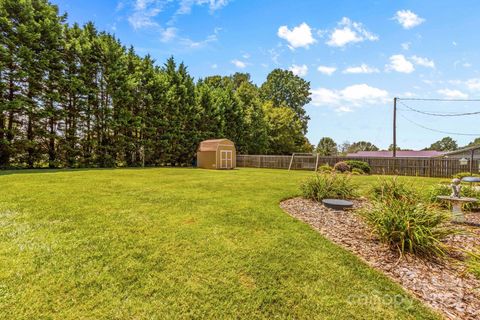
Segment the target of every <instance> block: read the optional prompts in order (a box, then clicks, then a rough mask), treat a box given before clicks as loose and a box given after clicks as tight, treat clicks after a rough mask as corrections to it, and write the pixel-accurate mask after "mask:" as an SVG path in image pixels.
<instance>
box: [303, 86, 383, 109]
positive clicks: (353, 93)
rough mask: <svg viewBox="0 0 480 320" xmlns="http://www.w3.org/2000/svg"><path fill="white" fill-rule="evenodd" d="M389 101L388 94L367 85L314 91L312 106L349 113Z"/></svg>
mask: <svg viewBox="0 0 480 320" xmlns="http://www.w3.org/2000/svg"><path fill="white" fill-rule="evenodd" d="M387 101H388V92H387V91H385V90H382V89H379V88H375V87H371V86H369V85H367V84H365V83H363V84H355V85H351V86H348V87H345V88H344V89H342V90H335V89H333V90H332V89H326V88H319V89H316V90H312V104H313V105H315V106H327V107H332V108H335V110H336V111H338V112H349V111H353V109H355V108H360V107H363V106H365V105H374V104H382V103H386V102H387Z"/></svg>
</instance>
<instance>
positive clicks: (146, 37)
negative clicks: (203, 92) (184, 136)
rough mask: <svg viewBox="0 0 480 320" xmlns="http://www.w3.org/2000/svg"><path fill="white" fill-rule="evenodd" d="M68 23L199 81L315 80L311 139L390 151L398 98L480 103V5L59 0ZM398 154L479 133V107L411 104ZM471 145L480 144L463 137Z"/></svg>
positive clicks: (402, 113)
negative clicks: (247, 77) (239, 75)
mask: <svg viewBox="0 0 480 320" xmlns="http://www.w3.org/2000/svg"><path fill="white" fill-rule="evenodd" d="M52 3H54V4H57V5H58V6H59V8H60V11H61V12H67V13H68V21H69V22H71V23H73V22H78V23H80V24H83V23H85V22H87V21H93V22H94V23H95V24H96V26H97V28H98V29H99V30H105V31H108V32H111V33H114V34H115V35H116V36H117V37H118V38H120V40H121V41H122V43H124V44H125V45H127V46H129V45H133V46H134V47H135V49H136V51H137V52H138V53H139V54H141V55H144V54H147V53H149V54H150V55H151V56H152V57H153V58H154V59H155V60H156V61H157V63H158V64H163V63H164V61H165V60H166V59H167V58H168V57H169V56H171V55H173V56H174V57H175V58H176V59H177V60H178V61H184V62H185V63H186V64H187V66H188V67H189V70H190V73H191V74H192V75H193V76H194V77H195V79H198V78H201V77H205V76H208V75H213V74H220V75H228V74H232V73H234V72H237V71H239V72H248V73H250V74H251V75H252V79H253V81H254V82H255V83H257V84H261V83H262V82H263V81H264V80H265V78H266V75H267V74H268V73H269V72H270V71H271V70H272V69H274V68H284V69H291V70H292V71H294V72H295V73H296V74H298V75H300V76H302V77H303V78H305V79H306V80H308V81H310V83H311V87H312V102H311V103H310V104H309V105H308V106H307V107H306V108H307V112H308V114H309V115H310V117H311V121H310V123H309V131H308V134H307V136H308V138H309V139H310V141H311V142H312V143H314V144H316V143H317V142H318V140H319V139H320V138H321V137H323V136H330V137H332V138H334V139H335V141H337V143H342V142H344V141H350V142H353V141H358V140H368V141H371V142H373V143H375V144H376V145H377V146H379V147H381V148H386V147H388V145H389V144H390V143H391V136H392V105H393V102H392V100H393V97H395V96H397V97H415V98H448V99H452V98H454V99H475V98H480V74H479V70H480V69H479V68H480V56H479V55H480V32H479V30H480V19H478V12H480V1H475V0H463V1H462V0H458V1H446V0H445V1H438V0H423V1H393V0H391V1H387V0H385V1H380V0H377V1H358V0H351V1H346V0H337V1H314V0H308V1H307V0H306V1H301V0H297V1H282V0H263V1H246V0H96V1H93V0H81V1H80V0H53V1H52ZM403 103H404V104H400V105H399V109H400V110H399V116H398V133H397V137H398V145H400V146H401V147H404V148H407V147H408V148H423V147H426V146H428V145H430V144H431V143H432V142H433V141H435V140H438V139H440V138H442V137H443V136H446V135H447V134H444V133H439V132H434V131H431V130H427V129H424V128H422V127H421V126H423V127H427V128H430V129H434V130H439V131H446V132H455V133H466V134H478V136H480V116H479V115H475V116H470V117H432V116H425V115H422V114H420V113H416V112H412V111H408V110H409V109H408V107H411V108H414V109H420V110H424V111H434V112H442V113H452V112H468V111H470V112H471V111H480V102H468V103H467V102H455V103H453V102H421V101H404V102H403ZM419 125H420V126H419ZM452 137H454V138H455V139H456V140H457V141H458V143H459V144H460V145H462V144H466V143H468V142H469V141H471V140H473V139H474V138H475V136H461V135H458V136H456V135H455V136H453V135H452Z"/></svg>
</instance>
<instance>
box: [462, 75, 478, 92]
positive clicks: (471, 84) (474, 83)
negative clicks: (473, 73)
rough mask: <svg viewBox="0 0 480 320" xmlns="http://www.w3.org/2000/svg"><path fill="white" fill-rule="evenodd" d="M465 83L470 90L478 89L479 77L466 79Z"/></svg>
mask: <svg viewBox="0 0 480 320" xmlns="http://www.w3.org/2000/svg"><path fill="white" fill-rule="evenodd" d="M465 84H466V85H467V88H468V89H469V90H472V91H477V90H478V91H480V79H479V78H474V79H468V80H467V81H466V82H465Z"/></svg>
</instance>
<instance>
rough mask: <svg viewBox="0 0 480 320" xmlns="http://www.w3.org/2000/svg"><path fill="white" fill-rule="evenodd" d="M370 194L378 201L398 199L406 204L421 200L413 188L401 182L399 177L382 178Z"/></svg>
mask: <svg viewBox="0 0 480 320" xmlns="http://www.w3.org/2000/svg"><path fill="white" fill-rule="evenodd" d="M370 193H371V195H372V197H373V198H374V199H375V200H377V201H388V200H390V199H397V200H402V201H406V202H416V201H418V200H419V198H420V196H419V195H418V194H417V192H416V191H415V190H414V189H413V188H412V187H411V186H409V185H407V184H406V183H405V182H402V181H399V180H398V179H397V177H393V178H381V179H380V180H379V181H378V182H377V183H376V184H374V185H373V186H372V189H371V191H370Z"/></svg>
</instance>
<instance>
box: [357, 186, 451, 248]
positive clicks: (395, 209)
mask: <svg viewBox="0 0 480 320" xmlns="http://www.w3.org/2000/svg"><path fill="white" fill-rule="evenodd" d="M372 196H373V202H372V205H371V207H368V208H366V209H363V210H362V211H361V212H360V213H361V215H362V216H363V217H364V218H365V221H366V222H367V224H368V225H369V226H370V227H371V228H372V231H373V233H374V234H376V235H377V236H378V238H379V239H380V240H381V241H382V242H384V243H386V244H388V245H389V246H390V247H391V248H392V249H394V250H396V251H398V252H399V253H400V255H404V254H405V253H412V254H416V255H419V256H425V257H435V256H444V255H445V254H446V253H447V251H448V249H449V248H448V247H447V245H446V244H445V243H444V240H445V238H446V237H447V236H448V235H451V234H454V233H457V231H456V230H455V229H454V228H452V227H450V226H449V224H448V222H449V221H450V219H451V217H450V215H449V214H448V213H446V212H445V211H444V210H442V209H441V208H440V207H439V206H437V205H436V204H431V203H425V202H424V201H422V199H421V197H420V196H419V195H418V194H417V192H416V191H415V190H414V189H413V188H412V187H411V186H409V185H407V184H405V183H403V182H401V181H399V180H398V179H396V178H393V179H391V178H389V179H382V180H380V181H379V182H378V183H377V184H376V185H375V186H374V187H373V188H372Z"/></svg>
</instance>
